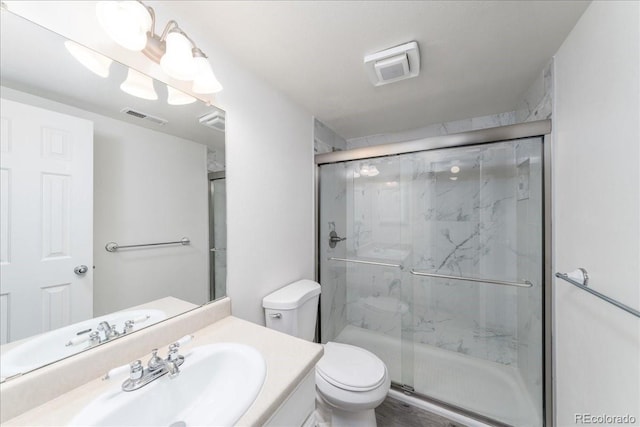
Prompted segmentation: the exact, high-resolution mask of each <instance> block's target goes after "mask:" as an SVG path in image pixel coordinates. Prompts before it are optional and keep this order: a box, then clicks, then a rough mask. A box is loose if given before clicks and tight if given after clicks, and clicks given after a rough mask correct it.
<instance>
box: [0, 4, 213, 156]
mask: <svg viewBox="0 0 640 427" xmlns="http://www.w3.org/2000/svg"><path fill="white" fill-rule="evenodd" d="M0 16H1V25H0V30H1V37H0V50H1V52H2V55H1V61H0V83H2V85H3V86H7V87H9V88H13V89H17V90H20V91H23V92H28V93H32V94H36V95H39V96H43V97H45V98H49V99H51V100H54V101H57V102H61V103H63V104H67V105H71V106H74V107H77V108H80V109H84V110H88V111H92V112H94V113H97V114H101V115H104V116H108V117H112V118H114V119H116V120H120V121H124V122H128V123H131V124H134V125H137V126H142V127H146V128H148V129H152V130H155V131H158V132H162V133H167V134H170V135H175V136H179V137H182V138H185V139H189V140H191V141H196V142H199V143H201V144H205V145H207V146H208V147H209V148H211V149H214V150H216V151H219V152H223V151H224V142H225V135H224V132H218V131H215V130H213V129H210V128H208V127H205V126H202V125H200V124H199V123H198V118H199V117H201V116H202V115H204V114H206V113H208V112H211V111H213V109H212V108H211V107H208V106H207V105H205V104H204V103H202V102H197V103H193V104H189V105H181V106H173V105H168V104H167V103H166V98H167V87H166V85H164V84H162V83H160V82H158V81H155V82H154V87H155V90H156V92H158V96H159V99H158V100H156V101H147V100H144V99H140V98H136V97H133V96H131V95H128V94H126V93H124V92H123V91H121V90H120V89H119V86H120V84H121V83H122V82H123V81H124V80H125V78H126V76H127V67H125V66H124V65H122V64H119V63H117V62H116V63H113V64H112V65H111V67H110V74H109V78H107V79H103V78H101V77H98V76H97V75H95V74H93V73H92V72H90V71H89V70H87V69H86V68H85V67H84V66H83V65H81V64H80V63H79V62H78V61H76V60H75V59H74V58H73V57H72V56H71V55H70V54H69V52H67V50H66V49H65V47H64V41H65V39H64V38H63V37H62V36H60V35H58V34H56V33H53V32H52V31H49V30H47V29H45V28H43V27H40V26H38V25H35V24H34V23H32V22H29V21H27V20H25V19H23V18H21V17H19V16H16V15H13V14H11V13H4V12H3V13H2V14H0ZM16 40H21V42H20V43H16V42H15V41H16ZM43 70H46V72H43ZM123 108H131V109H134V110H136V111H140V112H143V113H146V114H148V115H151V116H155V117H159V118H163V119H166V120H168V123H167V124H166V125H164V126H160V125H158V124H156V123H153V122H150V121H147V120H141V119H138V118H134V117H132V116H129V115H126V114H123V113H121V110H122V109H123Z"/></svg>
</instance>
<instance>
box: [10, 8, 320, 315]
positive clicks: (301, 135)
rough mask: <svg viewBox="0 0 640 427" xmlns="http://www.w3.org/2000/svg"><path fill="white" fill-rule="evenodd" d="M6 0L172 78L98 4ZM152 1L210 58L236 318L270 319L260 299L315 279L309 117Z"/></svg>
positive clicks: (160, 16)
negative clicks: (104, 29)
mask: <svg viewBox="0 0 640 427" xmlns="http://www.w3.org/2000/svg"><path fill="white" fill-rule="evenodd" d="M8 3H9V9H10V10H12V11H15V12H17V13H19V14H20V15H22V16H25V17H27V18H29V19H31V20H34V21H35V22H37V23H40V24H41V25H43V26H45V27H47V28H50V29H52V30H54V31H56V32H57V33H60V34H62V35H64V36H66V37H68V38H71V39H73V40H75V41H77V42H80V43H83V44H85V45H87V46H89V47H92V48H94V49H96V50H98V51H99V52H102V53H104V54H107V55H109V56H111V57H113V58H115V59H117V60H119V61H120V62H122V63H124V64H126V65H129V66H134V67H135V68H137V69H139V70H140V71H144V72H147V73H149V74H150V75H151V76H153V77H156V78H160V79H161V80H163V81H165V82H169V81H168V80H167V79H166V78H162V75H161V74H160V69H159V66H156V65H155V64H151V63H150V61H148V60H147V59H146V57H144V55H141V54H137V53H134V52H130V51H125V50H124V49H121V48H118V47H117V46H114V44H113V43H112V42H110V41H109V40H108V38H106V36H105V35H104V34H101V32H100V31H96V29H97V28H98V23H97V19H96V18H95V2H77V1H71V2H69V1H62V2H57V1H56V2H52V1H44V2H35V1H34V2H8ZM147 4H149V5H151V6H153V7H154V8H155V9H156V17H157V22H158V23H159V24H164V23H165V22H167V21H168V20H169V19H176V20H177V21H179V22H180V24H181V26H182V27H183V28H184V29H185V30H186V31H187V32H188V33H189V35H190V36H191V37H192V38H193V39H195V40H196V41H197V42H198V46H199V47H200V48H201V49H202V50H203V51H204V52H206V53H207V55H209V58H210V61H211V63H212V65H213V68H214V71H215V73H216V76H217V77H218V79H219V80H220V82H221V83H222V85H223V87H224V91H222V92H221V93H220V94H218V95H217V96H216V102H215V103H216V105H217V106H219V107H221V108H223V109H225V110H226V112H227V122H226V153H225V154H226V164H227V173H226V176H227V192H228V210H227V216H228V223H227V233H228V245H227V248H228V276H227V290H228V295H229V296H230V297H231V298H232V304H233V314H234V315H236V316H238V317H241V318H244V319H247V320H250V321H253V322H256V323H261V324H264V314H263V312H262V307H261V303H262V297H263V296H264V295H266V294H268V293H269V292H271V291H273V290H276V289H278V288H279V287H281V286H283V285H285V284H287V283H290V282H292V281H295V280H298V279H302V278H308V279H311V278H313V277H314V231H313V230H314V175H313V174H314V168H313V118H312V116H311V114H309V113H308V112H307V111H305V110H304V109H302V108H301V107H299V106H298V105H296V104H294V103H293V102H291V101H290V100H289V99H287V98H286V97H284V96H283V95H282V94H281V93H280V92H278V91H277V90H276V89H274V88H272V87H270V86H269V85H267V84H266V83H264V82H263V81H261V80H260V79H259V78H258V77H256V76H254V75H253V74H251V73H249V72H247V71H246V70H245V69H243V68H242V67H241V66H240V65H238V64H237V63H236V62H235V61H234V59H233V57H232V56H231V55H230V54H228V53H227V52H225V51H223V50H221V49H220V48H219V46H217V45H216V44H215V40H209V39H208V37H207V34H206V33H205V34H198V33H197V32H195V31H193V30H192V29H191V28H190V27H189V23H188V19H183V18H182V16H181V12H182V13H184V10H182V8H183V7H184V3H183V4H182V5H181V2H180V1H162V2H147ZM229 36H230V37H233V35H232V34H230V35H229ZM171 83H172V84H175V85H176V86H177V87H182V88H183V89H185V86H184V84H183V85H180V83H179V82H171Z"/></svg>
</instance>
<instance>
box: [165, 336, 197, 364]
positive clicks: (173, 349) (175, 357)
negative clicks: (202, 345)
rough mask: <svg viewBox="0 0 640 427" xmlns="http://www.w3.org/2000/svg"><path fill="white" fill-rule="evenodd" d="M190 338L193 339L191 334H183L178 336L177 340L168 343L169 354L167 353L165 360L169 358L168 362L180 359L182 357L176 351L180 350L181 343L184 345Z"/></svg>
mask: <svg viewBox="0 0 640 427" xmlns="http://www.w3.org/2000/svg"><path fill="white" fill-rule="evenodd" d="M192 339H193V335H185V336H184V337H182V338H180V339H179V340H178V341H176V342H174V343H173V344H171V345H169V354H168V355H167V360H169V361H170V362H175V361H176V360H178V359H180V358H181V357H182V356H180V354H179V353H178V351H179V350H180V347H181V346H183V345H186V344H187V343H188V342H190V341H191V340H192Z"/></svg>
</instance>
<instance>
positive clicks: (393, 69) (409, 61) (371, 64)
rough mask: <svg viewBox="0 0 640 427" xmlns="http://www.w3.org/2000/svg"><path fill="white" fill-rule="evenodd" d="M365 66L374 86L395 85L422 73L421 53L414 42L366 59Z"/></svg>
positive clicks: (377, 53)
mask: <svg viewBox="0 0 640 427" xmlns="http://www.w3.org/2000/svg"><path fill="white" fill-rule="evenodd" d="M364 66H365V68H366V70H367V74H368V75H369V80H371V83H373V85H374V86H382V85H386V84H388V83H395V82H398V81H400V80H404V79H410V78H411V77H416V76H417V75H418V74H419V73H420V51H419V50H418V43H417V42H415V41H413V42H409V43H405V44H403V45H400V46H396V47H392V48H390V49H386V50H383V51H381V52H376V53H372V54H371V55H367V56H365V57H364Z"/></svg>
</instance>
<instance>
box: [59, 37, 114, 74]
mask: <svg viewBox="0 0 640 427" xmlns="http://www.w3.org/2000/svg"><path fill="white" fill-rule="evenodd" d="M64 47H66V48H67V50H68V51H69V53H70V54H71V55H72V56H73V57H74V58H76V59H77V60H78V62H80V63H81V64H82V65H84V66H85V67H87V68H88V69H89V70H91V71H92V72H94V73H95V74H97V75H99V76H100V77H109V68H110V67H111V64H112V63H113V60H111V59H110V58H107V57H106V56H104V55H101V54H99V53H98V52H95V51H93V50H91V49H88V48H86V47H84V46H82V45H80V44H78V43H76V42H73V41H71V40H67V41H65V42H64Z"/></svg>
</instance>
